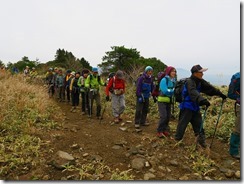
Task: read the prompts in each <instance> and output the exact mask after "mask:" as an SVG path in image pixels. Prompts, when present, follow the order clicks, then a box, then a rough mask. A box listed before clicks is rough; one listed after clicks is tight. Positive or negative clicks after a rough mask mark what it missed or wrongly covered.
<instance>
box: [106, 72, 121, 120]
mask: <svg viewBox="0 0 244 184" xmlns="http://www.w3.org/2000/svg"><path fill="white" fill-rule="evenodd" d="M124 93H125V80H124V73H123V72H122V71H121V70H118V71H117V72H116V74H115V76H114V77H112V78H111V79H110V80H109V82H108V85H107V86H106V100H107V101H109V94H111V102H112V113H113V116H114V122H115V123H119V122H120V121H122V119H121V114H122V113H123V112H124V110H125V96H124Z"/></svg>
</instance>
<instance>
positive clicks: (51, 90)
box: [46, 68, 54, 97]
mask: <svg viewBox="0 0 244 184" xmlns="http://www.w3.org/2000/svg"><path fill="white" fill-rule="evenodd" d="M46 83H47V85H48V94H49V97H53V95H54V74H53V68H49V69H48V72H47V73H46Z"/></svg>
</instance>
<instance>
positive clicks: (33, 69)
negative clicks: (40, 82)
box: [30, 67, 38, 78]
mask: <svg viewBox="0 0 244 184" xmlns="http://www.w3.org/2000/svg"><path fill="white" fill-rule="evenodd" d="M37 75H38V73H37V71H36V69H35V67H32V70H31V71H30V77H31V78H35V77H36V76H37Z"/></svg>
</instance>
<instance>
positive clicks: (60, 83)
mask: <svg viewBox="0 0 244 184" xmlns="http://www.w3.org/2000/svg"><path fill="white" fill-rule="evenodd" d="M54 75H55V74H54ZM55 86H56V89H57V95H58V99H59V102H64V98H65V91H64V75H63V70H62V69H59V70H58V75H57V77H56V81H55Z"/></svg>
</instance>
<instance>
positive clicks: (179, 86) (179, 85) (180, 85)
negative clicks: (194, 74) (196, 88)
mask: <svg viewBox="0 0 244 184" xmlns="http://www.w3.org/2000/svg"><path fill="white" fill-rule="evenodd" d="M187 79H188V78H183V79H180V80H179V81H177V82H176V84H175V90H174V96H175V101H176V102H179V103H181V102H182V101H183V96H182V91H183V89H184V86H185V83H186V81H187Z"/></svg>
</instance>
